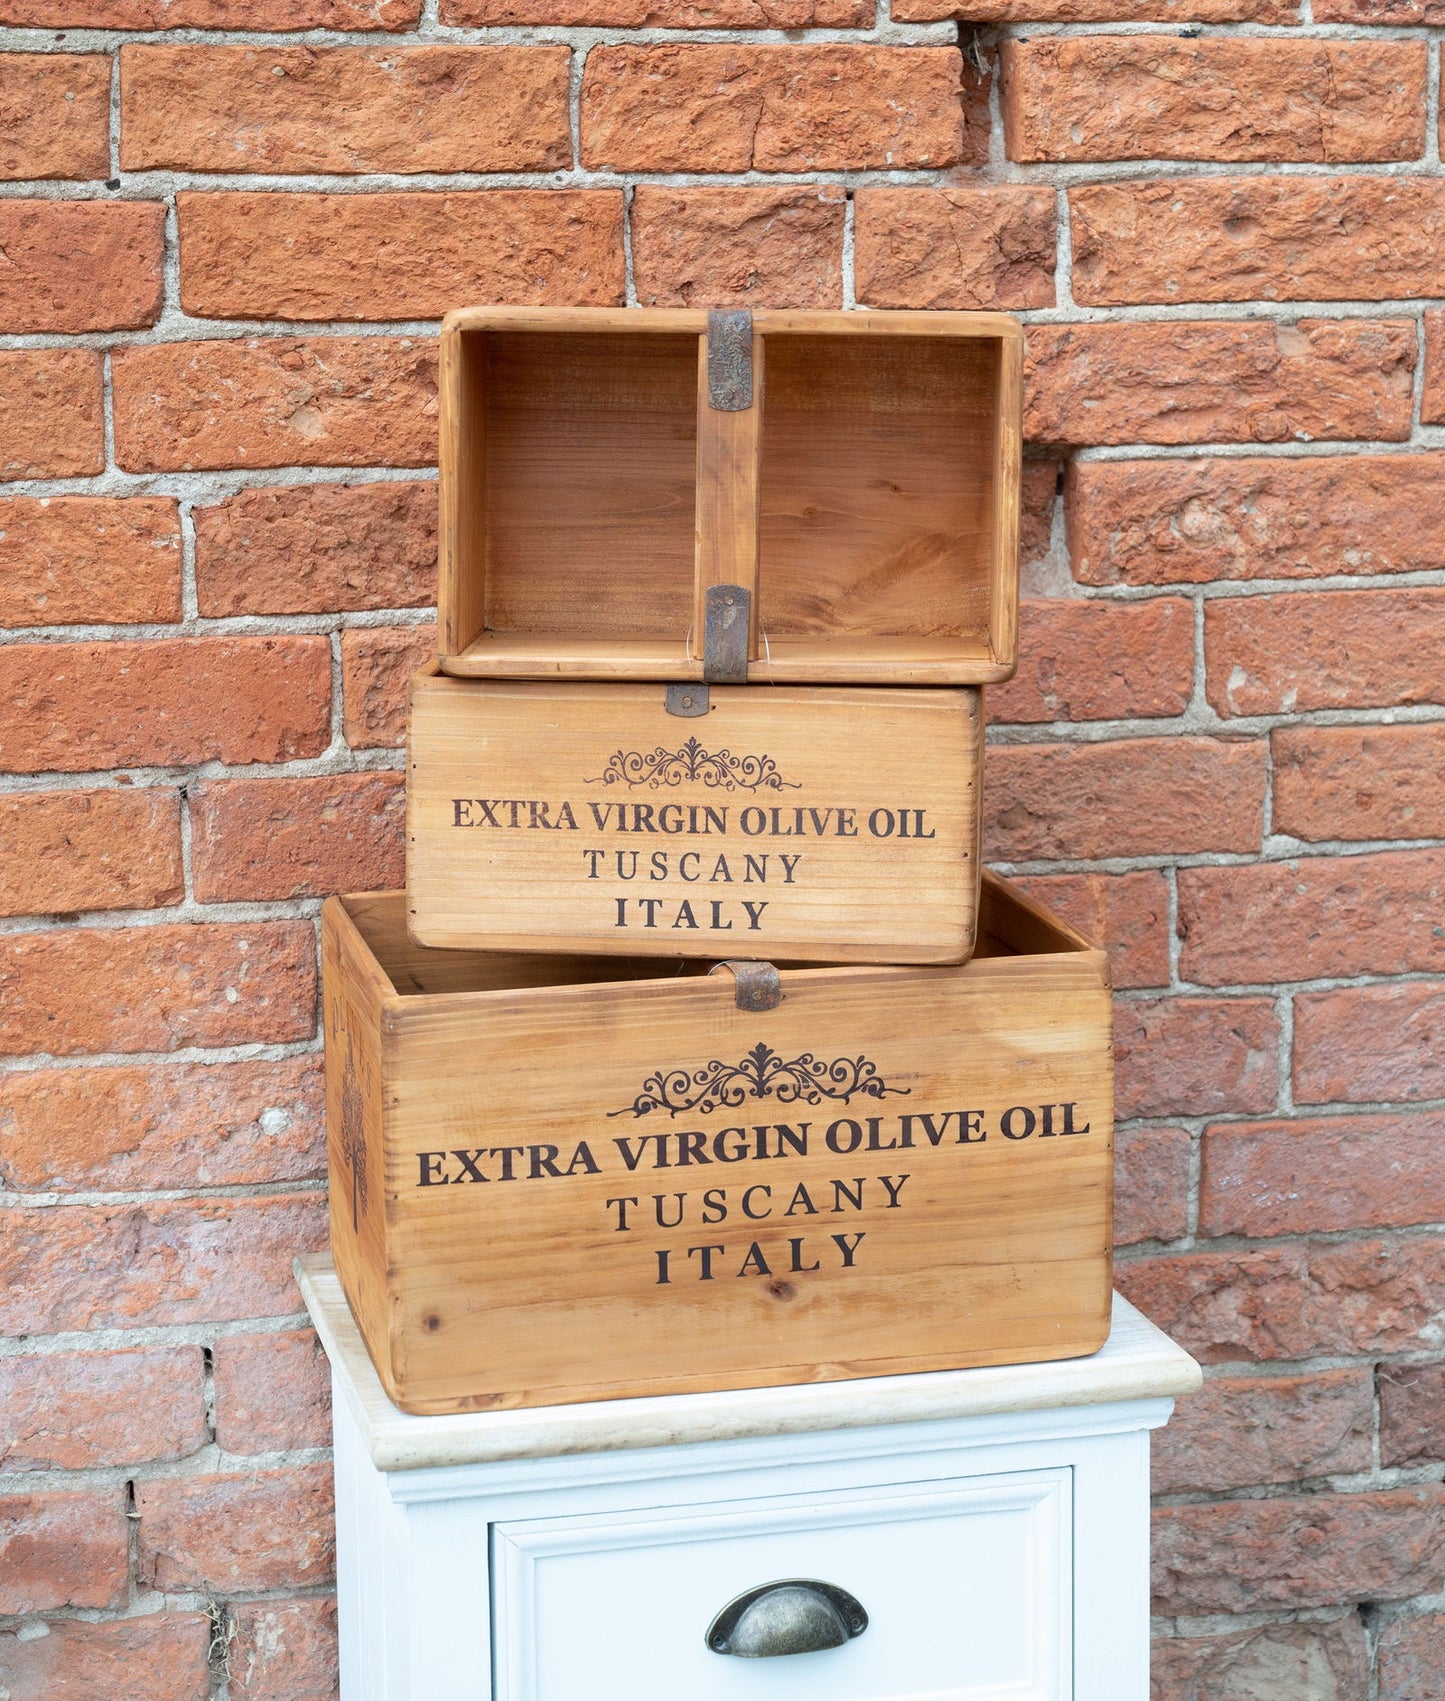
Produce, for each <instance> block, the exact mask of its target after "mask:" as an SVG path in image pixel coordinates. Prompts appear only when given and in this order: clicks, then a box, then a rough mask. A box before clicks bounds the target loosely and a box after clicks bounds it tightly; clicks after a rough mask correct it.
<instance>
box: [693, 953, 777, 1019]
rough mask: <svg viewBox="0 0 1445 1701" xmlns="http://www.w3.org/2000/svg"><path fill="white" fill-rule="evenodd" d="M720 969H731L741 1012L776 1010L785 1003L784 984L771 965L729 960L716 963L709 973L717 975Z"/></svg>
mask: <svg viewBox="0 0 1445 1701" xmlns="http://www.w3.org/2000/svg"><path fill="white" fill-rule="evenodd" d="M719 969H731V970H732V975H733V979H734V980H735V981H736V982H737V1005H738V1009H739V1010H776V1009H777V1007H778V1006H779V1005H780V1004H781V1003H782V1002H783V983H782V981H781V979H780V978H779V976H778V971H777V970H776V969H775V968H774V967H773V965H772V964H771V963H748V962H742V961H740V960H735V959H732V958H729V960H728V961H727V962H725V963H714V964H713V966H712V967H711V968H710V969H709V970H708V971H707V972H708V973H709V974H710V975H715V974H716V973H717V972H718V970H719Z"/></svg>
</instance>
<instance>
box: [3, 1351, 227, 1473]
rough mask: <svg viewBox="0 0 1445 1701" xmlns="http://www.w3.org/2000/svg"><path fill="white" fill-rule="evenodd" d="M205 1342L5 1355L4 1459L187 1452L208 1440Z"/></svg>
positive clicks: (41, 1465) (52, 1464)
mask: <svg viewBox="0 0 1445 1701" xmlns="http://www.w3.org/2000/svg"><path fill="white" fill-rule="evenodd" d="M203 1368H204V1366H203V1362H202V1358H201V1349H200V1348H199V1347H193V1346H184V1347H141V1348H138V1349H137V1350H136V1351H134V1352H93V1353H71V1352H66V1353H26V1354H21V1355H17V1356H14V1357H10V1358H3V1359H0V1468H3V1469H4V1470H6V1471H47V1470H62V1471H78V1470H86V1469H88V1468H91V1467H95V1466H99V1467H106V1466H111V1467H114V1466H116V1465H139V1464H143V1463H145V1462H146V1461H147V1460H152V1459H182V1458H184V1457H185V1456H186V1454H187V1453H194V1452H196V1451H197V1449H198V1448H201V1447H204V1446H205V1445H206V1444H207V1442H208V1441H209V1440H210V1432H209V1431H208V1429H207V1427H206V1400H205V1390H204V1388H203V1386H202V1372H203Z"/></svg>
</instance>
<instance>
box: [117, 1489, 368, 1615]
mask: <svg viewBox="0 0 1445 1701" xmlns="http://www.w3.org/2000/svg"><path fill="white" fill-rule="evenodd" d="M135 1504H136V1512H137V1513H138V1514H139V1535H140V1556H139V1572H140V1579H141V1582H142V1584H143V1585H144V1586H147V1587H150V1588H153V1589H161V1590H164V1591H165V1592H167V1593H179V1592H181V1591H183V1590H191V1589H207V1590H214V1591H216V1592H219V1593H227V1594H229V1593H233V1592H234V1593H243V1592H244V1593H250V1592H252V1591H255V1590H261V1589H287V1588H297V1587H306V1586H308V1585H310V1584H315V1583H325V1582H327V1581H329V1579H330V1577H331V1574H332V1566H333V1561H334V1558H335V1545H336V1544H335V1534H334V1527H333V1519H334V1516H335V1514H334V1511H333V1507H332V1494H331V1466H330V1465H329V1464H326V1465H291V1466H288V1467H285V1468H283V1469H279V1470H269V1471H246V1472H244V1473H238V1474H236V1475H234V1476H212V1477H169V1478H167V1477H160V1478H154V1479H152V1480H151V1481H149V1482H138V1483H137V1484H136V1485H135Z"/></svg>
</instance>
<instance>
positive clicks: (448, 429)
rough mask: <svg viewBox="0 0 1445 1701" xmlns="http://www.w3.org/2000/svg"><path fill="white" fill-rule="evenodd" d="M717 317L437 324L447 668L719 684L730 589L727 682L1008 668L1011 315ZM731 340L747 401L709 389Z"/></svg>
mask: <svg viewBox="0 0 1445 1701" xmlns="http://www.w3.org/2000/svg"><path fill="white" fill-rule="evenodd" d="M711 318H712V326H713V328H712V331H711V332H710V329H709V321H710V316H709V315H708V314H707V313H706V312H702V311H693V310H690V309H679V310H671V309H659V310H655V311H654V310H638V309H630V310H626V311H621V310H618V311H614V310H612V309H605V308H515V307H483V308H468V309H466V310H464V311H460V312H455V313H452V314H449V315H448V317H447V319H446V321H445V324H444V326H443V330H442V355H441V372H442V376H441V396H442V401H441V408H442V418H441V537H440V561H441V574H440V586H439V604H440V608H439V613H440V621H439V642H440V660H441V664H442V667H443V669H444V670H445V671H446V672H448V673H451V674H456V675H459V676H474V677H489V678H514V679H515V678H520V679H546V678H558V677H560V678H568V679H661V680H693V679H701V678H703V677H705V676H707V677H712V678H715V679H716V678H720V677H722V676H721V675H720V674H719V673H717V672H716V671H711V670H708V671H706V672H705V660H706V658H705V654H704V652H705V643H704V635H705V632H706V630H707V622H706V618H705V604H706V595H707V591H708V588H709V587H711V586H720V585H729V586H737V587H740V588H742V589H744V590H745V591H746V592H747V593H748V595H749V598H750V607H749V610H748V616H749V618H748V622H747V626H748V632H747V636H748V639H749V644H748V648H747V657H746V674H745V676H744V675H740V674H738V673H736V672H734V674H733V675H732V676H731V677H732V678H733V680H734V682H740V680H741V678H742V677H746V678H747V679H749V680H753V681H764V682H775V683H779V684H786V683H792V682H806V683H812V684H817V683H844V684H846V683H858V684H908V683H912V684H920V685H921V684H932V685H977V684H986V683H990V682H994V681H998V680H1003V679H1007V678H1009V677H1010V675H1011V674H1012V673H1013V671H1014V667H1015V665H1016V661H1017V606H1018V511H1019V441H1020V415H1021V406H1022V404H1021V380H1020V372H1021V366H1022V349H1023V336H1022V331H1021V330H1020V328H1019V326H1018V324H1017V322H1016V321H1014V320H1013V319H1011V318H1009V317H1007V316H1006V315H1003V314H996V313H817V312H759V313H757V314H754V315H750V316H749V315H741V316H739V315H732V316H729V315H722V316H718V315H713V316H711ZM742 321H748V322H750V325H751V333H750V341H749V333H748V329H747V324H745V323H742ZM723 322H729V323H730V328H731V334H732V337H733V341H732V343H731V345H730V344H729V340H728V335H727V334H726V329H725V330H723V331H720V330H719V328H718V327H719V324H720V323H723ZM710 337H711V343H712V351H713V361H714V368H713V371H712V373H711V377H710V370H709V344H710ZM730 346H731V348H732V352H733V353H734V354H735V355H736V354H738V353H739V352H741V354H742V355H743V356H744V357H746V356H747V354H748V353H749V350H750V354H751V369H750V373H749V376H750V379H751V386H750V390H749V389H747V388H742V389H739V387H737V386H736V385H733V386H732V388H731V389H730V390H729V389H728V382H729V380H730V379H731V378H733V377H735V376H736V372H737V366H736V362H734V363H732V364H728V363H727V362H726V360H725V358H724V357H725V356H726V354H727V352H728V349H729V347H730ZM719 384H721V385H722V389H721V390H719V388H718V386H719ZM715 400H719V401H721V402H723V403H724V404H726V405H723V406H715V405H713V404H714V401H715ZM742 402H747V404H748V405H746V406H739V405H738V404H739V403H742Z"/></svg>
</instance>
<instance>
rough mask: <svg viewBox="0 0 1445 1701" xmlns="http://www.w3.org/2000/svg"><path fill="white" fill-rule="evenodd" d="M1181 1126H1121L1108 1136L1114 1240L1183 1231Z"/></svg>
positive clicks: (1185, 1180)
mask: <svg viewBox="0 0 1445 1701" xmlns="http://www.w3.org/2000/svg"><path fill="white" fill-rule="evenodd" d="M1192 1143H1193V1142H1192V1141H1191V1140H1190V1138H1189V1133H1188V1130H1187V1129H1184V1128H1123V1129H1120V1130H1119V1131H1118V1132H1117V1133H1116V1134H1115V1136H1114V1165H1115V1168H1114V1243H1115V1245H1117V1246H1129V1245H1131V1244H1133V1243H1134V1242H1135V1241H1140V1240H1179V1239H1182V1238H1183V1236H1184V1235H1186V1234H1187V1233H1188V1232H1189V1156H1190V1147H1191V1145H1192Z"/></svg>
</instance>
